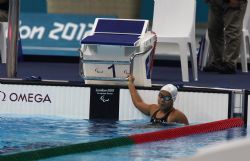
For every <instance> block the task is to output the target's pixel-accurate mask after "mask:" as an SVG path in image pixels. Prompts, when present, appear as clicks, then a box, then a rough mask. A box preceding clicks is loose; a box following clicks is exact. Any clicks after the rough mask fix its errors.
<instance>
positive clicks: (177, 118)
mask: <svg viewBox="0 0 250 161" xmlns="http://www.w3.org/2000/svg"><path fill="white" fill-rule="evenodd" d="M171 122H176V123H180V124H185V125H189V122H188V119H187V117H186V116H185V114H184V113H182V112H181V111H179V110H177V111H176V113H175V115H174V116H173V117H172V118H171Z"/></svg>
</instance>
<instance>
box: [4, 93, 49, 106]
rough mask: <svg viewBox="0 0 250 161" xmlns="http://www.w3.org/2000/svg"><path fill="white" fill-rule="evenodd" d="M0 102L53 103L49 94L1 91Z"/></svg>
mask: <svg viewBox="0 0 250 161" xmlns="http://www.w3.org/2000/svg"><path fill="white" fill-rule="evenodd" d="M0 101H2V102H5V101H10V102H27V103H31V102H36V103H52V101H51V99H50V96H49V95H48V94H40V93H16V92H10V93H6V92H4V91H0Z"/></svg>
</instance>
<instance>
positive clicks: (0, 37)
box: [0, 22, 7, 63]
mask: <svg viewBox="0 0 250 161" xmlns="http://www.w3.org/2000/svg"><path fill="white" fill-rule="evenodd" d="M6 29H7V23H5V22H3V23H0V42H1V43H0V54H1V63H6V52H7V51H6V49H7V48H6V45H7V44H6V36H5V35H6Z"/></svg>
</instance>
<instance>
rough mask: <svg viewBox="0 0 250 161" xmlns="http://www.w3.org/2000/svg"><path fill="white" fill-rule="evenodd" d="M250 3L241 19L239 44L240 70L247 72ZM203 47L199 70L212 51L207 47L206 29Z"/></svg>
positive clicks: (249, 43)
mask: <svg viewBox="0 0 250 161" xmlns="http://www.w3.org/2000/svg"><path fill="white" fill-rule="evenodd" d="M249 19H250V5H249V4H248V5H247V8H246V13H245V17H244V19H243V27H242V37H241V46H240V58H241V68H242V72H246V73H247V72H248V64H247V58H248V56H249V54H250V53H249V51H250V39H249V30H248V28H249V27H250V24H249V23H250V21H249ZM205 37H206V38H205V40H206V42H205V48H204V53H203V57H202V66H201V70H203V68H204V67H205V66H206V65H207V59H208V57H209V53H210V54H211V52H213V51H212V50H211V49H210V48H209V47H210V41H209V37H208V32H207V31H206V35H205Z"/></svg>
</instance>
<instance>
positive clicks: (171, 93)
mask: <svg viewBox="0 0 250 161" xmlns="http://www.w3.org/2000/svg"><path fill="white" fill-rule="evenodd" d="M128 88H129V91H130V94H131V98H132V101H133V103H134V105H135V107H136V108H137V109H139V110H140V111H141V112H142V113H144V114H146V115H148V116H150V117H151V122H152V123H173V122H174V123H181V124H185V125H188V124H189V123H188V119H187V117H186V116H185V114H183V113H182V112H181V111H179V110H177V109H175V108H174V107H173V104H174V101H175V99H176V96H177V93H178V91H177V88H176V87H175V86H174V85H172V84H167V85H165V86H163V87H162V88H161V90H160V92H159V95H158V104H147V103H145V102H144V101H143V100H142V99H141V97H140V95H139V94H138V92H137V90H136V88H135V85H134V77H133V76H132V75H129V77H128Z"/></svg>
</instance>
